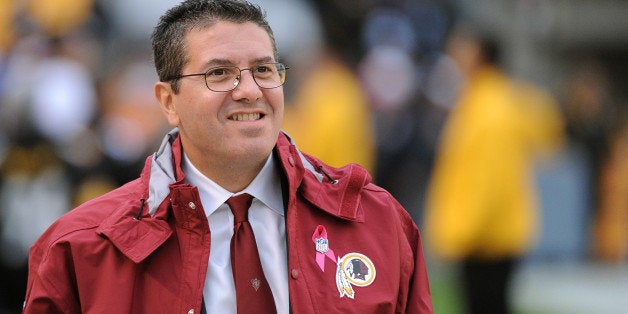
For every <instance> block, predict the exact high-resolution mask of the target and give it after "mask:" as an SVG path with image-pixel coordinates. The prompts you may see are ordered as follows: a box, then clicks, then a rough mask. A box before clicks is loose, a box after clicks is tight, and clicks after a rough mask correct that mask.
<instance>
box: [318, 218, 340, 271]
mask: <svg viewBox="0 0 628 314" xmlns="http://www.w3.org/2000/svg"><path fill="white" fill-rule="evenodd" d="M312 241H313V242H314V245H315V247H316V263H317V264H318V267H320V268H321V270H322V271H325V256H327V257H328V258H329V259H331V260H332V262H334V263H336V256H335V255H334V251H333V250H332V249H330V248H329V240H327V230H326V229H325V227H324V226H323V225H318V226H317V227H316V229H315V230H314V234H312Z"/></svg>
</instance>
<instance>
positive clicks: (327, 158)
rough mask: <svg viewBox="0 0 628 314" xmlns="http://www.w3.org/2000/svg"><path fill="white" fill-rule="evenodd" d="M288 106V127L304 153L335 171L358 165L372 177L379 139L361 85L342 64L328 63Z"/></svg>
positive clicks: (313, 74) (314, 72)
mask: <svg viewBox="0 0 628 314" xmlns="http://www.w3.org/2000/svg"><path fill="white" fill-rule="evenodd" d="M298 88H299V93H298V94H297V95H296V97H295V99H294V102H293V104H292V105H288V106H286V111H285V119H284V124H283V127H284V129H285V130H286V132H288V134H290V136H291V137H293V138H294V139H295V141H296V142H297V143H299V148H300V149H301V150H302V151H304V152H306V153H309V154H312V155H315V156H317V157H318V158H320V159H321V160H323V161H324V162H326V163H328V164H330V165H332V166H335V167H339V166H343V165H345V164H348V163H357V164H360V165H361V166H362V167H364V168H366V169H367V170H368V171H369V172H370V173H372V171H373V168H374V164H375V157H374V156H375V154H374V150H375V138H374V131H373V126H372V124H371V116H370V109H369V107H368V102H367V99H366V96H365V95H364V92H363V90H362V89H361V87H360V84H359V81H358V79H357V77H356V76H355V74H354V73H352V72H351V71H350V70H349V69H348V68H347V67H345V66H344V65H343V64H341V63H339V62H336V61H334V60H331V59H324V60H323V61H321V63H320V64H318V65H317V66H315V67H313V71H312V74H311V75H310V77H308V78H307V79H306V81H305V82H304V83H303V84H302V85H301V86H299V87H298Z"/></svg>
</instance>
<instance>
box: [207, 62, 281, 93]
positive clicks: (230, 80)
mask: <svg viewBox="0 0 628 314" xmlns="http://www.w3.org/2000/svg"><path fill="white" fill-rule="evenodd" d="M247 70H248V71H250V72H251V74H252V75H253V79H254V80H255V83H257V85H258V86H259V87H261V88H267V89H268V88H276V87H279V86H281V85H282V84H283V83H284V81H285V79H286V67H285V66H284V65H283V64H281V63H264V64H259V65H256V66H254V67H252V68H250V69H240V68H238V67H235V66H221V67H215V68H211V69H209V70H208V71H207V72H206V73H205V83H206V84H207V87H208V88H209V89H211V90H213V91H230V90H232V89H234V88H235V87H236V86H238V84H239V81H240V79H241V75H242V74H241V73H242V71H247Z"/></svg>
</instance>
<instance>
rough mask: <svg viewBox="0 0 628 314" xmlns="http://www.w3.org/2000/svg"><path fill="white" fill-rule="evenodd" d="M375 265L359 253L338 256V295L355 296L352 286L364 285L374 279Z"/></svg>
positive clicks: (367, 284)
mask: <svg viewBox="0 0 628 314" xmlns="http://www.w3.org/2000/svg"><path fill="white" fill-rule="evenodd" d="M375 275H376V270H375V265H373V262H372V261H371V259H370V258H368V257H366V255H364V254H360V253H348V254H346V255H345V256H343V257H341V258H338V267H337V268H336V286H337V287H338V292H340V297H341V298H342V297H344V296H347V297H349V298H351V299H353V298H354V296H355V291H354V290H353V286H352V285H354V286H358V287H366V286H369V285H370V284H372V283H373V281H375Z"/></svg>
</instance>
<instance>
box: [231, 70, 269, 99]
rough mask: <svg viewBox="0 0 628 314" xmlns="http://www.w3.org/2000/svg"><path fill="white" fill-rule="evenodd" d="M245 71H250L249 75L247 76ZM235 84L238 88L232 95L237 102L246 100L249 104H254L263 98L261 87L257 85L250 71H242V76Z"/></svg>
mask: <svg viewBox="0 0 628 314" xmlns="http://www.w3.org/2000/svg"><path fill="white" fill-rule="evenodd" d="M244 71H248V72H249V74H248V75H245V74H244V73H243V72H244ZM234 84H235V85H236V86H235V88H234V89H233V92H232V93H231V95H232V97H233V98H234V99H236V100H240V99H246V100H247V101H248V102H253V101H256V100H257V99H259V98H261V97H262V90H261V87H259V86H258V85H257V83H256V82H255V79H254V78H253V73H252V72H251V70H249V69H243V70H240V76H238V77H237V78H236V81H235V83H234Z"/></svg>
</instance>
